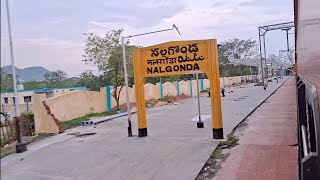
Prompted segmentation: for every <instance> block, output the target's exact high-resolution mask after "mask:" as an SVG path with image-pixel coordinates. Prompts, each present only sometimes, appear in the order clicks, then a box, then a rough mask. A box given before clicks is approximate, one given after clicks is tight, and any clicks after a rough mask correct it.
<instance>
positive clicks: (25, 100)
mask: <svg viewBox="0 0 320 180" xmlns="http://www.w3.org/2000/svg"><path fill="white" fill-rule="evenodd" d="M23 99H24V102H31V96H24V97H23Z"/></svg>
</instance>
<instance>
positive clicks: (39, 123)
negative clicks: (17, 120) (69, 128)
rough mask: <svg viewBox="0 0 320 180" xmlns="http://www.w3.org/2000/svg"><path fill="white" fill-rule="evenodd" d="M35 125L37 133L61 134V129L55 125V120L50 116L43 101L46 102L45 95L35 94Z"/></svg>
mask: <svg viewBox="0 0 320 180" xmlns="http://www.w3.org/2000/svg"><path fill="white" fill-rule="evenodd" d="M32 97H33V99H34V104H33V108H34V109H35V110H34V111H33V113H34V123H35V132H36V133H54V134H58V133H59V128H58V126H57V124H56V123H55V121H54V119H53V118H52V117H51V116H50V115H49V114H48V111H47V110H46V108H45V106H44V105H43V101H45V100H46V95H45V94H34V95H33V96H32Z"/></svg>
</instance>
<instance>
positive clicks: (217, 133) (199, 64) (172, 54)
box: [134, 39, 223, 139]
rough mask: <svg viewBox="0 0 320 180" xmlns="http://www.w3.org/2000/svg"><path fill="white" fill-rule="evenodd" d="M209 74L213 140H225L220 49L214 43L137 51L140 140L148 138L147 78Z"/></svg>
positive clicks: (169, 44) (179, 43)
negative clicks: (145, 93) (145, 95)
mask: <svg viewBox="0 0 320 180" xmlns="http://www.w3.org/2000/svg"><path fill="white" fill-rule="evenodd" d="M193 73H206V75H207V77H208V79H209V80H210V93H211V105H212V129H213V138H215V139H222V138H223V128H222V127H223V126H222V115H221V99H220V80H219V62H218V47H217V41H216V40H215V39H209V40H195V41H174V42H167V43H163V44H158V45H155V46H149V47H144V48H137V49H135V50H134V79H135V93H136V103H137V112H138V130H139V136H140V137H143V136H147V121H146V113H145V110H146V106H145V97H144V82H145V78H146V77H157V76H173V75H183V74H193Z"/></svg>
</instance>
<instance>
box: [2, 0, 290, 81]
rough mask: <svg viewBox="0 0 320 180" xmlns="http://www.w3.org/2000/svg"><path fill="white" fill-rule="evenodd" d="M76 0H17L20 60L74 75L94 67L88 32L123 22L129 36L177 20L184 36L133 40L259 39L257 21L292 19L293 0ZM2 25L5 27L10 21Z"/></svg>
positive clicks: (15, 23)
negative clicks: (88, 56)
mask: <svg viewBox="0 0 320 180" xmlns="http://www.w3.org/2000/svg"><path fill="white" fill-rule="evenodd" d="M72 3H73V2H70V1H66V2H63V3H55V1H48V2H45V3H42V4H40V5H39V4H36V3H35V5H32V7H31V5H30V4H31V3H29V1H28V2H24V3H17V4H15V6H14V7H16V8H13V11H12V14H13V18H12V22H13V23H12V25H13V27H14V28H13V29H14V30H15V31H13V33H14V34H13V38H14V39H13V41H14V50H15V54H16V59H17V61H16V62H17V65H18V66H21V67H26V66H32V65H43V66H44V67H47V68H49V69H50V67H51V68H54V69H57V68H61V69H62V70H65V71H68V73H69V74H71V75H77V74H80V73H81V72H83V71H84V70H86V69H88V68H89V69H90V68H92V67H89V66H86V65H85V64H84V63H83V62H82V61H81V60H82V54H83V53H84V52H83V47H84V44H83V43H82V42H81V41H82V40H84V39H83V38H84V36H83V35H82V34H83V33H85V32H94V33H96V34H99V35H101V36H103V35H104V34H105V33H106V32H107V31H109V30H112V29H120V28H123V29H124V32H123V35H124V36H128V35H133V34H139V33H144V32H150V31H155V30H160V29H167V28H170V27H172V24H176V25H177V26H178V27H179V30H180V31H181V34H182V39H179V38H178V37H177V35H176V34H175V32H173V31H172V32H170V31H168V32H162V33H157V34H150V35H146V36H141V37H135V38H131V39H130V41H131V43H132V44H136V45H141V46H149V45H153V44H159V43H162V42H166V41H175V40H191V39H209V38H217V39H218V41H220V42H221V41H223V40H225V39H228V38H232V37H238V38H243V39H244V38H250V37H253V38H254V39H257V37H258V35H257V31H258V30H257V28H258V26H261V25H266V24H273V23H279V22H286V21H292V20H293V8H292V7H293V5H292V0H281V2H280V1H278V0H228V1H226V0H201V1H194V0H176V1H172V0H137V1H134V2H133V1H129V0H127V1H126V0H117V1H104V0H92V1H90V2H86V1H79V2H77V4H72ZM13 5H14V4H13ZM36 5H39V6H38V7H37V6H36ZM18 6H20V7H18ZM33 6H34V7H33ZM42 6H43V8H41V7H42ZM34 8H37V9H39V11H34V10H33V9H34ZM15 9H16V12H15ZM18 10H19V11H18ZM41 10H42V11H41ZM57 12H59V13H58V14H57ZM29 15H30V16H29ZM1 30H4V31H3V32H4V33H5V31H6V25H5V24H4V27H1ZM4 33H2V34H1V45H2V46H1V51H2V52H3V53H2V54H1V62H8V59H9V58H8V57H9V56H8V54H9V53H8V52H9V51H8V46H7V45H8V44H7V35H6V34H4ZM270 34H271V33H270ZM280 34H281V33H280ZM281 35H283V34H281ZM269 37H270V38H271V35H270V36H269V34H268V37H267V38H269ZM281 37H282V36H281ZM268 40H269V39H268ZM279 42H282V41H280V40H278V39H275V41H271V40H270V42H269V41H268V44H267V46H268V47H269V45H271V44H272V43H273V44H275V45H273V46H272V48H274V49H281V48H282V47H280V46H279ZM280 44H281V43H280ZM3 50H5V51H3ZM277 51H278V50H277Z"/></svg>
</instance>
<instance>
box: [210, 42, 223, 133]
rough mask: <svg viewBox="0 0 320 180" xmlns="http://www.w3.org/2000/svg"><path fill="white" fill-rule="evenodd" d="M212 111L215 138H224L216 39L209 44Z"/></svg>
mask: <svg viewBox="0 0 320 180" xmlns="http://www.w3.org/2000/svg"><path fill="white" fill-rule="evenodd" d="M208 53H209V57H211V58H212V59H210V60H209V68H210V69H209V72H210V74H209V75H208V77H209V80H210V94H211V112H212V133H213V138H214V139H223V124H222V110H221V98H220V79H219V61H218V46H217V41H216V40H210V42H209V45H208Z"/></svg>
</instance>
